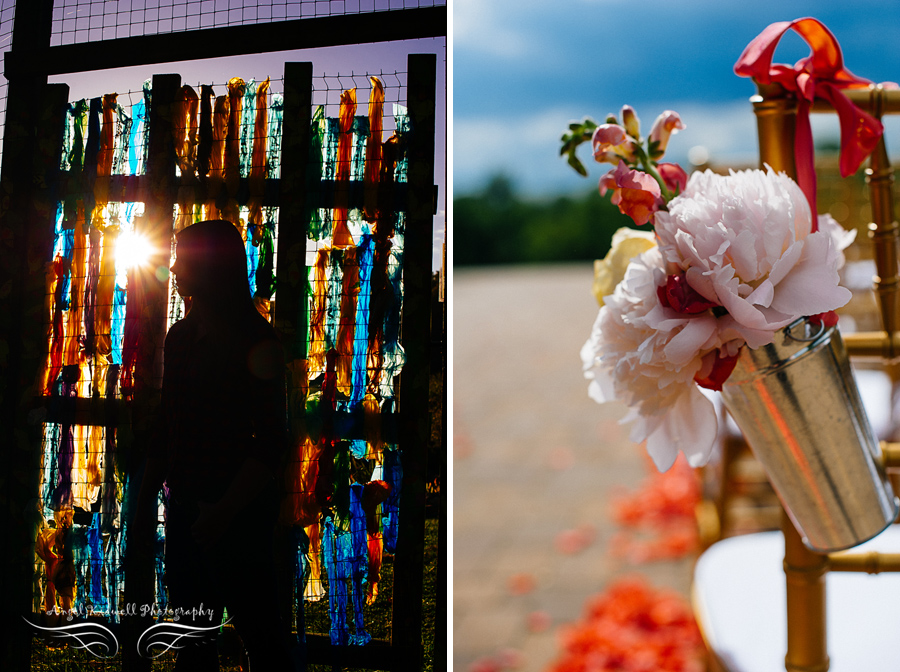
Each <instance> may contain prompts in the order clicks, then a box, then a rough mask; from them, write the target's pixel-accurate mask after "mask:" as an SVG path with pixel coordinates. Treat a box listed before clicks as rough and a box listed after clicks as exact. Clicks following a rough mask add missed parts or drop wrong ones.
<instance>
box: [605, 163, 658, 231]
mask: <svg viewBox="0 0 900 672" xmlns="http://www.w3.org/2000/svg"><path fill="white" fill-rule="evenodd" d="M607 191H612V192H613V195H612V198H611V199H610V200H611V201H612V204H613V205H617V206H619V212H621V213H622V214H623V215H628V216H629V217H631V219H633V220H634V223H635V224H637V225H638V226H640V225H642V224H646V223H647V222H649V221H650V220H652V219H653V214H654V213H655V212H656V211H657V210H659V208H660V206H662V205H663V204H664V203H665V201H664V200H663V198H662V191H661V190H660V188H659V183H658V182H657V181H656V180H655V179H653V178H652V177H651V176H650V175H648V174H647V173H644V172H641V171H639V170H632V169H630V168H629V167H628V166H627V165H625V162H624V161H619V165H618V166H617V167H616V169H615V170H611V171H609V172H608V173H607V174H606V175H604V176H603V177H601V178H600V195H601V196H605V195H606V192H607Z"/></svg>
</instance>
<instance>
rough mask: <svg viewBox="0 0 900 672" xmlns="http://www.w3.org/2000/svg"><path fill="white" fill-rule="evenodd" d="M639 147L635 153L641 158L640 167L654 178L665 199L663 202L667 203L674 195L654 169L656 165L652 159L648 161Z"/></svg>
mask: <svg viewBox="0 0 900 672" xmlns="http://www.w3.org/2000/svg"><path fill="white" fill-rule="evenodd" d="M639 149H640V151H639V152H638V153H637V154H638V157H639V158H640V160H641V167H642V168H643V169H644V172H645V173H647V174H648V175H649V176H650V177H652V178H653V179H654V180H656V181H657V182H659V188H660V191H661V192H662V197H663V200H665V202H666V203H668V202H669V201H671V200H672V197H673V196H674V194H673V193H672V192H671V191H669V188H668V187H667V186H666V183H665V181H664V180H663V178H662V176H661V175H660V174H659V171H657V170H656V166H655V165H654V164H653V162H652V161H650V159H649V158H648V157H647V155H646V154H645V153H644V151H643V148H639Z"/></svg>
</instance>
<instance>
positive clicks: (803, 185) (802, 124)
mask: <svg viewBox="0 0 900 672" xmlns="http://www.w3.org/2000/svg"><path fill="white" fill-rule="evenodd" d="M809 107H810V105H809V101H808V100H806V99H805V98H800V99H799V100H798V101H797V126H796V131H795V135H794V161H795V162H796V165H797V184H799V185H800V189H802V190H803V194H804V195H805V196H806V200H807V202H808V203H809V209H810V212H811V213H812V230H813V232H815V231H816V230H817V229H818V228H819V225H818V219H819V218H818V214H817V209H816V165H815V161H814V159H813V138H812V127H811V126H810V123H809Z"/></svg>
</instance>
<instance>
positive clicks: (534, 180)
mask: <svg viewBox="0 0 900 672" xmlns="http://www.w3.org/2000/svg"><path fill="white" fill-rule="evenodd" d="M576 108H577V106H576V105H566V106H556V107H551V108H547V109H543V110H537V111H534V112H532V113H530V114H529V113H522V112H521V111H519V112H518V113H516V112H515V111H511V112H510V115H509V116H507V117H470V118H459V117H457V118H456V119H454V129H453V186H454V190H455V193H456V194H462V193H469V192H472V191H476V190H478V189H479V188H481V187H482V186H483V185H484V184H485V182H486V180H487V179H489V178H490V177H491V176H492V175H496V174H498V173H503V174H505V175H507V176H509V177H510V178H511V179H512V180H513V181H514V183H515V184H516V186H517V188H518V189H519V190H520V192H521V193H523V194H530V195H534V196H544V195H550V194H555V193H565V192H572V191H577V190H582V191H583V190H584V189H585V188H587V187H590V186H592V185H594V184H596V180H597V179H599V177H600V176H601V175H602V174H603V173H604V172H605V171H606V170H607V169H608V168H609V166H602V165H598V164H596V163H593V161H591V158H590V150H589V148H588V147H582V148H581V150H580V152H579V156H580V157H581V159H582V161H583V162H584V163H585V165H586V166H587V168H588V173H589V175H590V178H589V179H588V180H584V179H582V178H580V177H578V176H577V175H576V174H575V172H574V171H573V170H572V169H571V168H569V167H568V165H566V162H565V161H564V160H563V159H562V158H560V156H559V147H560V136H561V135H562V134H563V132H564V131H565V130H566V128H567V125H568V123H569V122H570V121H571V120H573V119H580V118H582V117H583V116H584V114H583V113H582V114H579V113H578V111H577V110H576ZM635 108H636V109H637V111H638V114H639V115H641V122H642V126H643V127H644V128H643V129H642V130H643V132H644V133H645V134H646V133H648V132H649V130H650V126H651V125H652V123H653V120H654V119H655V117H656V114H657V113H658V112H661V111H662V110H663V109H665V108H668V109H673V110H676V111H677V112H678V113H679V114H680V115H681V118H682V120H683V121H684V124H685V126H686V128H685V130H683V131H681V132H679V133H678V134H676V135H674V136H672V139H671V140H670V141H669V149H668V153H667V154H666V160H669V161H673V162H676V163H680V164H681V165H683V166H685V168H687V166H688V161H687V155H688V151H689V150H690V149H691V148H692V147H695V146H698V145H700V146H703V147H705V148H706V150H707V151H708V153H709V157H710V162H711V163H713V164H715V165H719V166H729V167H734V168H746V167H755V166H756V165H757V162H758V157H759V146H758V144H757V131H756V118H755V117H754V115H753V107H752V106H751V104H750V103H749V101H733V102H726V103H721V104H715V105H713V104H709V105H702V104H699V103H697V102H696V101H690V102H683V103H677V102H675V103H671V102H670V103H667V104H665V105H661V104H656V103H641V102H636V103H635ZM588 112H589V111H588ZM592 116H593V117H594V119H595V120H597V121H600V117H601V116H602V115H598V114H594V115H592ZM812 126H813V137H814V138H815V140H816V141H817V142H820V141H823V140H829V139H831V140H835V141H836V140H837V139H838V137H839V127H838V123H837V119H836V117H834V116H833V115H820V114H815V115H813V116H812ZM885 127H886V132H885V139H886V142H887V146H888V150H889V151H890V150H891V149H892V148H893V150H894V151H893V152H892V153H893V154H895V155H896V154H897V152H898V151H900V119H897V118H892V117H891V118H888V119H887V120H886V123H885Z"/></svg>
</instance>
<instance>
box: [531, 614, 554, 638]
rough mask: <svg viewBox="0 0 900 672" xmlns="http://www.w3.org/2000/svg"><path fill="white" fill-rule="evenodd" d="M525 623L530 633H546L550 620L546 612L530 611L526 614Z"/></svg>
mask: <svg viewBox="0 0 900 672" xmlns="http://www.w3.org/2000/svg"><path fill="white" fill-rule="evenodd" d="M527 623H528V630H529V631H530V632H534V633H538V632H546V631H547V630H549V629H550V624H551V623H552V619H551V618H550V614H548V613H547V612H546V611H532V612H531V613H530V614H528V618H527Z"/></svg>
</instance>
